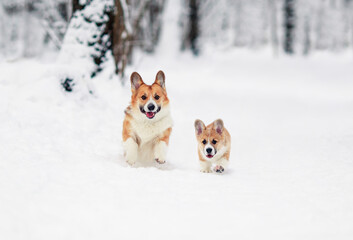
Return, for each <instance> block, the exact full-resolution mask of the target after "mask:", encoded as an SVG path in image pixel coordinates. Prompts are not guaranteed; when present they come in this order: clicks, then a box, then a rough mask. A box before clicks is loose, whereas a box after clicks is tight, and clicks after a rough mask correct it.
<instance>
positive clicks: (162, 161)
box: [154, 158, 165, 164]
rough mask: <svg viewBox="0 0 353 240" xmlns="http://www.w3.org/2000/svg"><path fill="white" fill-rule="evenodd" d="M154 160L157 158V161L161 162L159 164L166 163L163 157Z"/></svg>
mask: <svg viewBox="0 0 353 240" xmlns="http://www.w3.org/2000/svg"><path fill="white" fill-rule="evenodd" d="M154 160H155V161H156V162H157V163H159V164H164V163H165V160H163V159H159V158H155V159H154Z"/></svg>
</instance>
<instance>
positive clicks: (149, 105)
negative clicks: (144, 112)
mask: <svg viewBox="0 0 353 240" xmlns="http://www.w3.org/2000/svg"><path fill="white" fill-rule="evenodd" d="M147 108H148V110H150V111H153V110H154V108H155V106H154V104H153V103H150V104H148V106H147Z"/></svg>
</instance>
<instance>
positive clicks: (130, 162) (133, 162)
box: [126, 159, 136, 166]
mask: <svg viewBox="0 0 353 240" xmlns="http://www.w3.org/2000/svg"><path fill="white" fill-rule="evenodd" d="M126 162H127V164H129V165H130V166H134V165H135V163H136V161H135V160H132V159H127V160H126Z"/></svg>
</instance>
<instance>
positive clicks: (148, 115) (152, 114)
mask: <svg viewBox="0 0 353 240" xmlns="http://www.w3.org/2000/svg"><path fill="white" fill-rule="evenodd" d="M146 116H147V117H148V118H153V117H154V112H146Z"/></svg>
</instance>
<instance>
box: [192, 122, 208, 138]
mask: <svg viewBox="0 0 353 240" xmlns="http://www.w3.org/2000/svg"><path fill="white" fill-rule="evenodd" d="M194 125H195V132H196V135H200V134H201V133H202V132H203V130H205V128H206V127H205V124H204V123H203V122H202V121H201V120H199V119H196V120H195V123H194Z"/></svg>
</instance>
